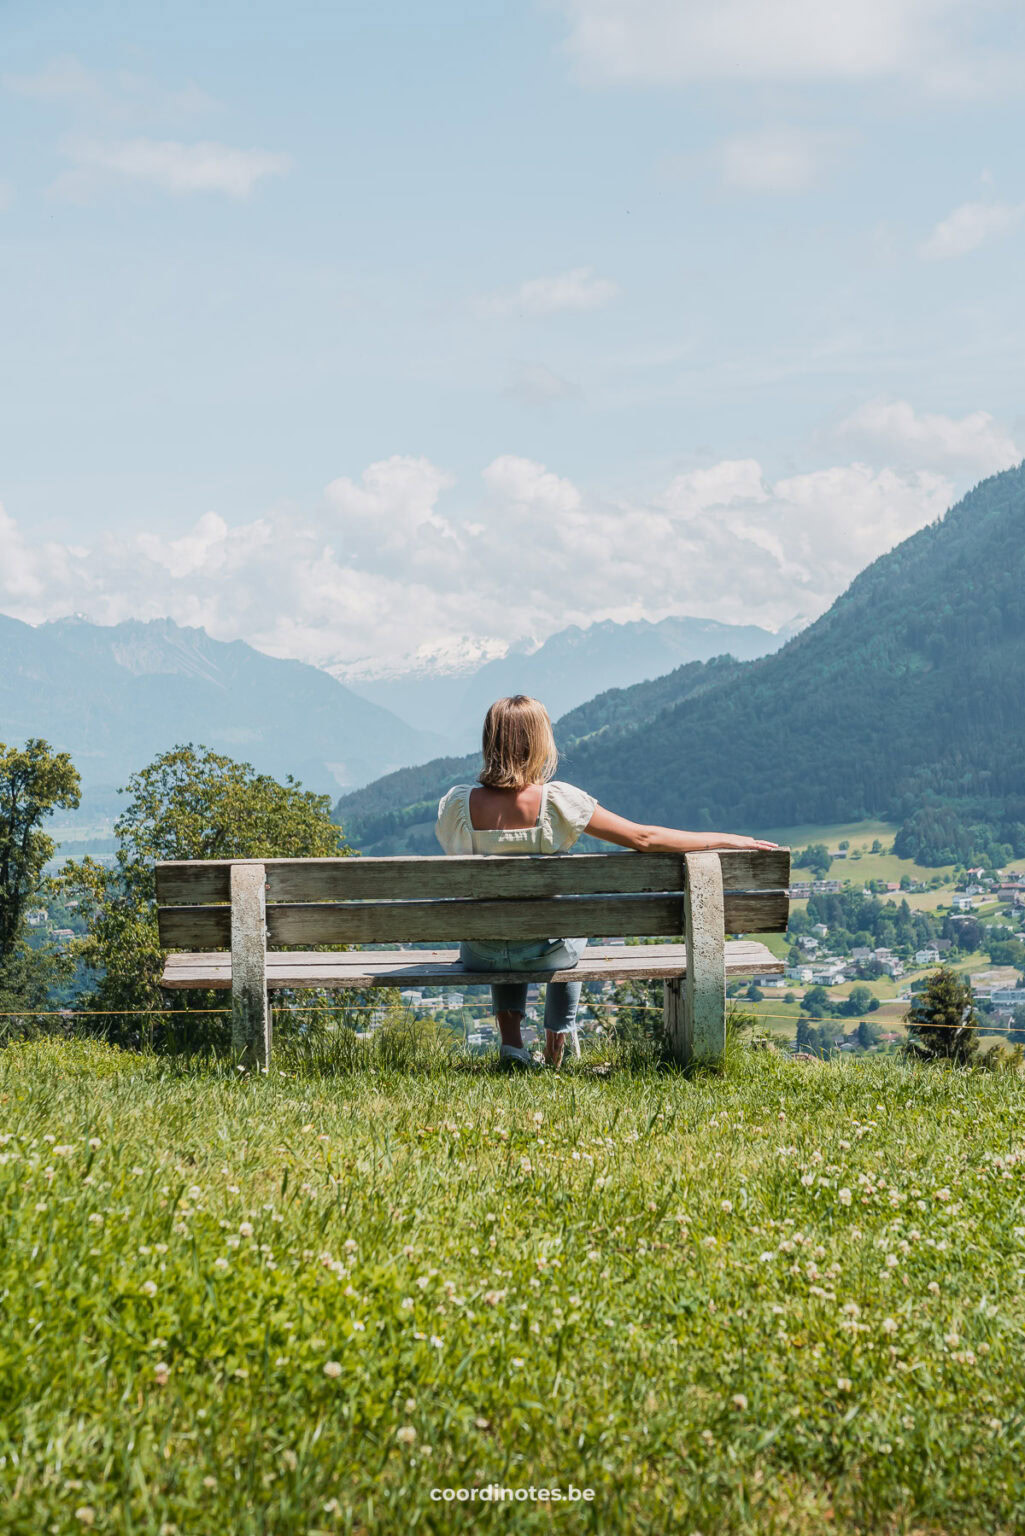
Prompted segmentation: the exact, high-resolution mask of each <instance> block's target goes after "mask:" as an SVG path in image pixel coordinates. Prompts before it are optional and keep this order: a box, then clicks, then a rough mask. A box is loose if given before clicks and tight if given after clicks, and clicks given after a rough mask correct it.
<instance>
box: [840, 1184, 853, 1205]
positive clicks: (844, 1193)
mask: <svg viewBox="0 0 1025 1536" xmlns="http://www.w3.org/2000/svg"><path fill="white" fill-rule="evenodd" d="M836 1198H837V1199H838V1200H839V1202H840V1204H841V1205H850V1203H851V1201H852V1200H853V1198H854V1196H853V1195H852V1194H851V1192H850V1190H849V1189H847V1188H846V1187H845V1188H843V1189H840V1190H838V1191H837V1195H836Z"/></svg>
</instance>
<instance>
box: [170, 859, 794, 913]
mask: <svg viewBox="0 0 1025 1536" xmlns="http://www.w3.org/2000/svg"><path fill="white" fill-rule="evenodd" d="M719 857H720V860H721V862H722V868H723V887H724V889H726V890H733V891H741V890H754V891H764V890H775V889H780V888H782V887H785V886H786V884H787V882H788V880H789V878H790V853H789V850H788V849H785V848H781V849H778V850H776V851H771V850H769V851H766V852H759V851H753V852H751V851H747V850H738V851H736V852H730V851H726V850H723V851H722V852H721V853H720V855H719ZM233 862H234V863H245V862H249V861H246V860H234V861H233V860H185V861H179V862H173V863H160V864H158V865H157V866H156V882H157V900H158V902H159V903H160V905H161V906H182V905H188V904H193V905H197V906H207V905H211V904H214V903H218V902H226V901H228V899H229V893H228V888H229V870H230V869H231V864H232V863H233ZM263 862H264V866H265V868H266V871H267V900H268V902H307V901H359V900H375V899H376V900H404V899H420V900H424V899H428V898H431V897H446V896H448V897H455V898H458V897H474V898H478V899H483V900H488V899H496V898H500V897H507V896H533V897H543V896H564V895H580V896H589V895H590V896H599V895H610V894H614V893H616V892H624V893H627V894H629V893H634V892H642V891H680V890H682V889H683V860H682V858H681V857H680V856H678V855H676V854H671V853H579V854H568V855H566V854H557V855H549V856H536V855H532V856H531V857H529V858H524V857H520V856H516V855H497V856H488V857H481V856H478V855H472V856H471V855H468V856H465V857H448V858H369V859H364V858H351V859H267V860H265V861H263Z"/></svg>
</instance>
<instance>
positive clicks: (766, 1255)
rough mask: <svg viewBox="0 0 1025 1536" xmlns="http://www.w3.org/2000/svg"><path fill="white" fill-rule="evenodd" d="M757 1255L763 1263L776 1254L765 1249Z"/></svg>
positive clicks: (770, 1260) (768, 1261)
mask: <svg viewBox="0 0 1025 1536" xmlns="http://www.w3.org/2000/svg"><path fill="white" fill-rule="evenodd" d="M758 1257H759V1259H760V1261H761V1262H762V1263H763V1264H769V1263H771V1262H772V1260H773V1259H774V1258H775V1257H776V1255H775V1254H774V1253H772V1252H771V1251H769V1250H767V1251H766V1252H765V1253H760V1254H759V1255H758Z"/></svg>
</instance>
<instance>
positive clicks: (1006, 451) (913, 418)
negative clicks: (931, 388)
mask: <svg viewBox="0 0 1025 1536" xmlns="http://www.w3.org/2000/svg"><path fill="white" fill-rule="evenodd" d="M830 438H831V440H832V441H833V442H834V444H836V445H839V446H841V447H844V448H846V449H847V450H848V451H852V450H853V451H854V452H856V453H859V454H864V455H866V456H867V457H869V458H871V459H873V460H875V461H876V462H880V461H881V462H885V463H887V464H894V465H897V466H898V467H900V468H909V467H910V466H912V465H919V466H922V465H926V466H928V468H929V469H932V470H937V471H944V472H951V473H955V474H962V475H964V474H978V475H992V474H995V473H996V472H997V471H998V470H1001V469H1009V468H1010V467H1011V466H1012V465H1013V464H1017V463H1019V461H1020V460H1021V458H1022V456H1023V450H1022V449H1021V448H1020V447H1018V446H1017V445H1016V443H1015V441H1014V439H1013V438H1012V437H1011V434H1010V433H1009V432H1008V431H1007V429H1006V428H1005V427H1003V426H1001V425H1000V423H999V422H998V421H996V420H995V419H994V418H993V417H992V416H991V415H990V414H989V412H988V411H971V412H969V414H968V415H967V416H962V417H960V418H957V417H953V416H942V415H939V414H930V413H929V412H923V413H921V414H919V413H918V412H916V411H915V410H914V408H913V407H912V406H910V405H909V404H908V402H907V401H906V400H870V401H868V402H867V403H866V404H865V405H862V406H859V408H858V409H857V410H856V411H853V412H852V413H851V415H849V416H847V417H845V419H844V420H843V421H841V422H840V423H839V424H838V425H837V426H836V427H835V428H834V429H833V431H832V433H831V434H830Z"/></svg>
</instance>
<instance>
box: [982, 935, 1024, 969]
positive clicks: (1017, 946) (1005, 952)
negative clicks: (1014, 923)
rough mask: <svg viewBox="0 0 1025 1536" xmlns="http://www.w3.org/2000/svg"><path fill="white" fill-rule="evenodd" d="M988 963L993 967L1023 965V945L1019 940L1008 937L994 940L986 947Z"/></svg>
mask: <svg viewBox="0 0 1025 1536" xmlns="http://www.w3.org/2000/svg"><path fill="white" fill-rule="evenodd" d="M987 948H988V949H989V958H990V962H991V964H993V965H1025V944H1023V943H1022V941H1021V939H1018V938H1013V937H1008V938H1005V939H999V938H995V939H993V940H992V941H991V942H990V943H989V944H988V945H987Z"/></svg>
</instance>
